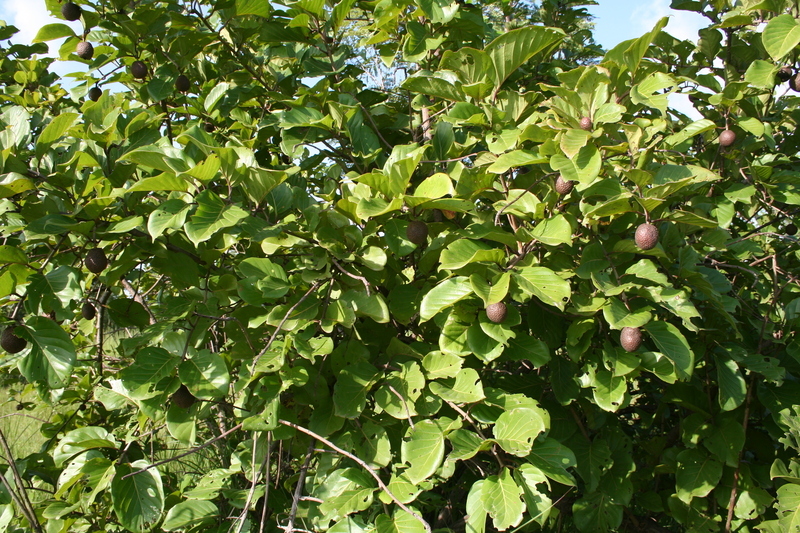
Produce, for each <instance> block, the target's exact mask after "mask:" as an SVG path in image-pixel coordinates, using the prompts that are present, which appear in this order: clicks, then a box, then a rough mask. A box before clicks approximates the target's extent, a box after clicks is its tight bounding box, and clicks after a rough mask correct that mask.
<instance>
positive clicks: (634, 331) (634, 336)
mask: <svg viewBox="0 0 800 533" xmlns="http://www.w3.org/2000/svg"><path fill="white" fill-rule="evenodd" d="M619 343H620V344H621V345H622V347H623V348H624V349H625V351H626V352H635V351H636V350H638V349H639V346H641V345H642V332H641V331H640V330H639V328H622V331H621V332H620V334H619Z"/></svg>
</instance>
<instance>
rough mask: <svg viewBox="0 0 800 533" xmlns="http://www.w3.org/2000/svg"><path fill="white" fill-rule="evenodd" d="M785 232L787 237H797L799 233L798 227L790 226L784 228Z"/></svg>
mask: <svg viewBox="0 0 800 533" xmlns="http://www.w3.org/2000/svg"><path fill="white" fill-rule="evenodd" d="M783 231H784V232H786V235H795V234H796V233H797V226H795V225H794V224H789V225H787V226H786V227H785V228H783Z"/></svg>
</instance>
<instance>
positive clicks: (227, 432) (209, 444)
mask: <svg viewBox="0 0 800 533" xmlns="http://www.w3.org/2000/svg"><path fill="white" fill-rule="evenodd" d="M241 427H242V424H237V425H235V426H233V427H232V428H231V429H229V430H228V431H226V432H225V433H221V434H219V435H217V436H216V437H214V438H213V439H211V440H210V441H208V442H205V443H203V444H201V445H200V446H197V447H196V448H192V449H191V450H189V451H188V452H184V453H182V454H179V455H176V456H175V457H170V458H169V459H164V460H163V461H158V462H156V463H153V464H151V465H148V466H146V467H144V468H142V469H141V470H136V471H135V472H131V473H130V474H125V475H124V476H122V479H125V478H127V477H131V476H135V475H137V474H141V473H142V472H147V471H148V470H150V469H151V468H155V467H157V466H161V465H164V464H167V463H171V462H172V461H177V460H178V459H181V458H183V457H186V456H187V455H192V454H193V453H197V452H199V451H200V450H202V449H203V448H208V447H209V446H211V445H212V444H214V443H215V442H217V441H218V440H220V439H222V438H224V437H227V436H228V435H230V434H231V433H233V432H234V431H238V430H239V429H241Z"/></svg>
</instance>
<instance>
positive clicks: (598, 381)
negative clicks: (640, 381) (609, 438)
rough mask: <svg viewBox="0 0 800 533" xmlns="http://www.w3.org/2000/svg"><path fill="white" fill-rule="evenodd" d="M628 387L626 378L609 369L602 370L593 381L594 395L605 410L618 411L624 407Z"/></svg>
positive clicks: (597, 402)
mask: <svg viewBox="0 0 800 533" xmlns="http://www.w3.org/2000/svg"><path fill="white" fill-rule="evenodd" d="M627 390H628V387H627V383H626V381H625V378H624V377H622V376H615V375H614V374H613V373H612V372H609V371H608V370H600V371H598V372H597V374H596V375H595V377H594V380H593V381H592V396H593V397H594V401H595V403H596V404H597V406H598V407H600V408H601V409H602V410H604V411H608V412H611V413H613V412H616V411H617V410H618V409H619V408H620V407H622V405H623V402H624V400H625V393H626V392H627Z"/></svg>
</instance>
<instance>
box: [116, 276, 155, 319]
mask: <svg viewBox="0 0 800 533" xmlns="http://www.w3.org/2000/svg"><path fill="white" fill-rule="evenodd" d="M119 282H120V284H121V285H122V287H123V288H124V289H125V290H126V291H128V292H130V293H131V294H132V295H133V301H134V302H138V303H139V304H141V306H142V307H144V310H145V311H147V316H149V317H150V325H151V326H152V325H153V324H155V323H156V316H155V315H154V314H153V312H152V311H151V310H150V306H148V305H147V302H145V301H144V298H142V295H141V294H139V289H134V288H133V285H131V283H130V281H128V280H127V279H125V278H121V279H120V280H119Z"/></svg>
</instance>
